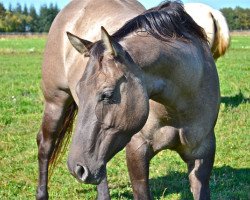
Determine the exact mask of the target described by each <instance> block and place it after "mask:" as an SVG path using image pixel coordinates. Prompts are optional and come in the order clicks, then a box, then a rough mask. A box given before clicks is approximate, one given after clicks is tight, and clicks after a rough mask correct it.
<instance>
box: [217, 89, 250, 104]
mask: <svg viewBox="0 0 250 200" xmlns="http://www.w3.org/2000/svg"><path fill="white" fill-rule="evenodd" d="M249 102H250V99H249V98H246V97H244V95H243V94H242V92H241V91H240V92H239V93H238V94H236V95H235V96H230V97H227V96H225V97H221V103H224V104H225V106H226V107H237V106H239V105H240V104H241V103H249Z"/></svg>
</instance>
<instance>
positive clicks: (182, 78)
mask: <svg viewBox="0 0 250 200" xmlns="http://www.w3.org/2000/svg"><path fill="white" fill-rule="evenodd" d="M122 43H123V44H122V45H123V46H124V47H125V48H126V49H127V51H128V53H129V54H130V56H131V57H132V59H133V60H134V62H135V63H136V64H137V65H138V66H140V67H141V68H142V69H143V71H144V78H145V82H146V84H147V90H148V94H149V96H150V97H152V99H154V98H155V97H156V96H157V99H154V100H157V101H159V102H161V103H163V104H165V103H166V104H169V103H172V101H173V100H174V99H177V98H178V96H180V95H181V94H180V93H182V92H183V91H185V90H186V92H189V93H193V92H192V91H189V90H190V88H191V89H192V90H195V89H196V87H197V86H196V84H197V85H199V84H198V82H199V81H200V78H201V76H202V71H203V69H202V67H201V66H202V63H201V62H202V57H203V56H202V55H201V54H200V53H199V45H198V47H197V46H196V45H194V44H192V43H190V44H189V45H187V43H184V42H181V41H177V40H176V41H173V42H172V43H165V42H162V41H160V40H158V39H155V38H153V37H150V36H148V37H141V36H140V35H139V36H138V35H132V36H129V37H127V38H125V39H124V40H123V41H122ZM180 58H181V59H180ZM153 96H154V97H153Z"/></svg>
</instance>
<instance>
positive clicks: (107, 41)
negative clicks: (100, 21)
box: [101, 26, 118, 57]
mask: <svg viewBox="0 0 250 200" xmlns="http://www.w3.org/2000/svg"><path fill="white" fill-rule="evenodd" d="M101 32H102V41H103V44H104V46H105V49H106V50H107V52H108V53H110V54H111V55H113V56H115V57H116V56H117V55H118V50H117V49H116V45H115V42H114V41H113V40H112V38H111V36H110V35H109V34H108V32H107V31H106V29H105V28H104V27H103V26H102V27H101Z"/></svg>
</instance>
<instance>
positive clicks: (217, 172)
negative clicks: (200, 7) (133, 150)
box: [0, 35, 250, 200]
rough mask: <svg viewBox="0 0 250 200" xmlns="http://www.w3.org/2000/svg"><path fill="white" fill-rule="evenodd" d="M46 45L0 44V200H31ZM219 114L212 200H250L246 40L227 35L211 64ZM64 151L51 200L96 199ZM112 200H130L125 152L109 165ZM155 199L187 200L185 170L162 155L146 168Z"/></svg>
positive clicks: (37, 41)
mask: <svg viewBox="0 0 250 200" xmlns="http://www.w3.org/2000/svg"><path fill="white" fill-rule="evenodd" d="M44 46H45V38H39V37H35V38H11V39H10V38H3V39H0V199H8V200H9V199H34V197H35V190H36V184H37V146H36V134H37V132H38V129H39V126H40V122H41V116H42V112H43V96H42V92H41V88H40V87H41V86H40V81H41V70H40V69H41V62H42V53H43V49H44ZM217 69H218V72H219V77H220V86H221V108H220V113H219V118H218V121H217V125H216V136H217V152H216V158H215V165H214V169H213V173H212V176H211V181H210V184H211V185H210V187H211V194H212V199H214V200H218V199H227V200H244V199H246V200H247V199H250V192H249V191H250V153H249V150H250V148H249V147H250V135H249V130H250V120H249V119H250V99H249V98H250V36H237V35H236V36H235V35H234V36H233V37H232V41H231V47H230V49H229V51H228V52H227V53H226V55H225V56H224V57H223V58H220V59H219V60H218V62H217ZM66 157H67V152H66V154H65V155H64V156H63V158H62V160H61V161H60V163H59V164H58V167H57V168H56V169H55V171H54V174H53V176H52V177H51V179H50V184H49V192H50V197H51V199H95V196H96V192H95V187H94V186H90V185H81V184H80V183H78V182H77V181H76V180H75V178H73V176H71V175H70V174H69V172H68V170H67V166H66ZM108 180H109V187H110V193H111V198H112V199H132V189H131V186H130V182H129V179H128V172H127V169H126V163H125V154H124V151H122V152H120V153H119V154H118V155H116V156H115V158H114V159H113V160H112V161H111V162H110V163H109V164H108ZM150 185H151V190H152V193H153V196H154V199H169V200H175V199H176V200H177V199H192V195H191V192H190V191H189V183H188V177H187V174H186V165H185V164H184V162H183V161H182V160H181V159H180V158H179V156H178V155H177V154H176V153H175V152H171V151H163V152H160V153H159V154H158V156H156V157H155V158H154V159H153V160H152V162H151V167H150Z"/></svg>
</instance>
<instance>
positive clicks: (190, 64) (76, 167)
mask: <svg viewBox="0 0 250 200" xmlns="http://www.w3.org/2000/svg"><path fill="white" fill-rule="evenodd" d="M126 21H127V22H126ZM125 22H126V23H125ZM123 23H125V24H124V25H123V26H122V24H123ZM101 26H105V27H106V28H107V29H108V30H109V31H110V32H111V33H113V34H112V35H109V34H108V32H107V31H106V30H105V29H104V28H103V27H102V28H101V29H100V27H101ZM118 29H119V30H118ZM99 30H100V34H99ZM66 31H70V32H73V33H74V34H76V35H78V36H81V38H84V39H81V38H80V37H77V36H75V35H73V34H71V33H69V32H68V33H67V35H68V38H67V35H66V33H65V32H66ZM68 39H69V40H68ZM92 41H96V42H94V43H93V42H92ZM73 47H74V48H73ZM43 92H44V96H45V111H44V117H43V123H42V126H41V130H40V132H39V134H38V146H39V154H38V156H39V184H38V190H37V199H47V198H48V191H47V184H48V166H49V163H51V164H53V161H55V159H56V158H57V155H58V152H59V151H60V149H61V147H62V145H63V139H66V138H68V137H67V136H70V135H69V133H68V132H69V131H70V130H71V127H72V123H73V119H74V116H75V112H76V110H78V117H77V123H76V129H75V133H74V136H73V141H72V144H71V149H70V153H69V158H68V168H69V170H70V172H71V174H72V175H73V176H75V177H76V178H77V179H78V180H79V181H80V182H83V183H89V184H98V198H99V199H109V198H110V197H109V192H108V186H107V179H106V164H107V162H108V161H109V160H110V159H112V157H113V156H114V155H115V154H116V153H118V152H119V151H120V150H121V149H123V148H124V147H125V146H126V156H127V165H128V169H129V175H130V179H131V182H132V187H133V193H134V198H135V199H143V200H144V199H150V198H151V196H150V189H149V181H148V177H149V163H150V160H151V159H152V158H153V156H155V155H156V154H157V153H158V152H159V151H161V150H163V149H172V150H175V151H176V152H177V153H178V154H179V155H180V156H181V158H182V159H183V160H184V161H185V162H186V163H187V167H188V174H189V179H190V185H191V191H192V193H193V196H194V199H209V198H210V191H209V177H210V173H211V170H212V167H213V162H214V154H215V135H214V126H215V123H216V119H217V114H218V109H219V96H220V95H219V82H218V76H217V71H216V67H215V64H214V60H213V57H212V55H211V52H210V49H209V47H208V45H207V40H206V37H205V34H204V33H203V30H202V29H201V28H200V27H199V26H198V25H197V24H196V23H195V22H194V21H193V20H192V18H191V17H190V16H189V15H188V14H187V13H186V12H185V11H184V9H183V6H182V4H180V3H178V2H165V3H164V4H162V5H160V6H158V7H155V8H152V9H150V10H147V11H144V8H143V7H142V6H141V5H140V4H139V3H138V2H137V1H134V0H124V1H118V0H95V1H92V0H87V1H81V0H74V1H71V2H70V4H69V5H68V6H67V7H66V8H65V9H64V10H63V11H62V12H61V13H60V14H59V15H58V17H57V18H56V20H55V22H54V23H53V25H52V28H51V30H50V33H49V37H48V43H47V47H46V50H45V57H44V63H43ZM67 131H68V132H67Z"/></svg>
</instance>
